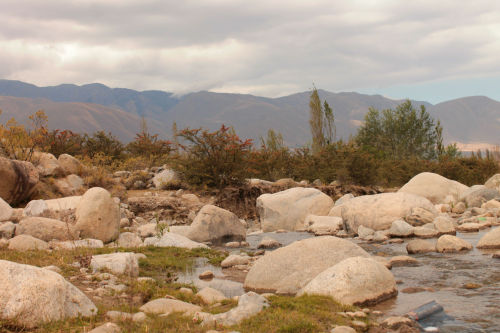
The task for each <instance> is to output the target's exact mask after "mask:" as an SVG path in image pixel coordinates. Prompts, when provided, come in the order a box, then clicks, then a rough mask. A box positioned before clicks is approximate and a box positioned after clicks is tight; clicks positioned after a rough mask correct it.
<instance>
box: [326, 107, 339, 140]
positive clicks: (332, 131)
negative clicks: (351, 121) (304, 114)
mask: <svg viewBox="0 0 500 333" xmlns="http://www.w3.org/2000/svg"><path fill="white" fill-rule="evenodd" d="M323 112H324V114H325V121H324V127H325V128H324V130H323V131H324V133H325V134H324V137H325V143H326V144H327V145H329V144H332V143H333V142H334V141H335V140H336V136H337V129H336V128H335V117H334V115H333V110H332V108H331V107H330V105H329V104H328V102H327V101H326V100H325V102H324V103H323Z"/></svg>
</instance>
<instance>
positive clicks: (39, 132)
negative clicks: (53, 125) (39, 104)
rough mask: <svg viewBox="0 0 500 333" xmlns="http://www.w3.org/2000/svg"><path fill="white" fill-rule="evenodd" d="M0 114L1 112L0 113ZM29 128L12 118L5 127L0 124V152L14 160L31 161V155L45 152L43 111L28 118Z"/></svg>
mask: <svg viewBox="0 0 500 333" xmlns="http://www.w3.org/2000/svg"><path fill="white" fill-rule="evenodd" d="M0 114H1V111H0ZM29 120H30V126H29V127H28V128H26V127H25V126H24V125H21V124H19V123H18V122H17V121H16V119H14V118H12V119H10V120H9V121H7V123H6V124H5V125H2V124H0V150H1V152H2V153H3V154H4V155H5V156H7V157H9V158H11V159H15V160H22V161H31V160H32V158H33V153H34V152H35V151H37V150H42V151H43V150H45V148H46V146H45V145H44V143H45V138H46V135H47V121H48V119H47V116H46V115H45V112H44V111H43V110H39V111H37V112H36V113H35V114H33V115H31V116H29Z"/></svg>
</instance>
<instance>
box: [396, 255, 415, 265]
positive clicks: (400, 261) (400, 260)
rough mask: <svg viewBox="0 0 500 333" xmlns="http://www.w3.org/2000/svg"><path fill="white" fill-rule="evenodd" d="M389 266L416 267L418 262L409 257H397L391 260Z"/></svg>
mask: <svg viewBox="0 0 500 333" xmlns="http://www.w3.org/2000/svg"><path fill="white" fill-rule="evenodd" d="M389 264H390V265H391V266H392V267H400V266H416V265H418V260H417V259H415V258H412V257H408V256H395V257H392V258H391V259H390V260H389Z"/></svg>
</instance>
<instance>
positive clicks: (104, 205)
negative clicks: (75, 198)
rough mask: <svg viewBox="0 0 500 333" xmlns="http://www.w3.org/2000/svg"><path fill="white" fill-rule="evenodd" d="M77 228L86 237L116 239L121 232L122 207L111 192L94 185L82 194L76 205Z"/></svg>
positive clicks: (104, 239) (106, 239)
mask: <svg viewBox="0 0 500 333" xmlns="http://www.w3.org/2000/svg"><path fill="white" fill-rule="evenodd" d="M75 216H76V225H75V228H76V230H78V231H80V236H81V237H85V238H95V239H100V240H102V241H103V242H104V243H107V242H111V241H114V240H116V239H117V238H118V235H119V233H120V207H119V205H118V204H117V203H116V202H115V201H114V200H113V198H112V197H111V194H110V193H109V192H108V191H106V190H105V189H103V188H100V187H94V188H91V189H89V190H88V191H87V192H85V194H84V195H83V196H82V198H81V200H80V202H79V203H78V206H77V207H76V212H75Z"/></svg>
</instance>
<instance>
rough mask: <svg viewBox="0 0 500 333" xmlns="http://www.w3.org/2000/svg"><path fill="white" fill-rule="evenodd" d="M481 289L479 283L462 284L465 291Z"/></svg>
mask: <svg viewBox="0 0 500 333" xmlns="http://www.w3.org/2000/svg"><path fill="white" fill-rule="evenodd" d="M481 287H482V286H481V285H480V284H479V283H473V282H469V283H466V284H464V288H465V289H479V288H481Z"/></svg>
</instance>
